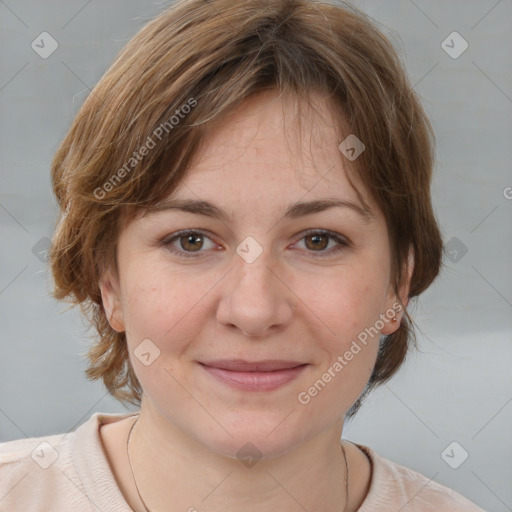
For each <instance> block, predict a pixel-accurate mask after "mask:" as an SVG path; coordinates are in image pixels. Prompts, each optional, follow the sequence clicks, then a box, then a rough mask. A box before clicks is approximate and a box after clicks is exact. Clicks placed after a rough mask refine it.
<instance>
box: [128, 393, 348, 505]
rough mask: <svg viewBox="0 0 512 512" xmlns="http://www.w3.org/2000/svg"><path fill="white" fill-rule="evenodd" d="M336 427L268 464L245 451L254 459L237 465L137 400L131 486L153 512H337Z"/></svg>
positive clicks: (340, 479)
mask: <svg viewBox="0 0 512 512" xmlns="http://www.w3.org/2000/svg"><path fill="white" fill-rule="evenodd" d="M342 428H343V422H342V421H341V420H340V421H339V422H336V423H335V425H334V427H332V428H330V429H328V430H325V431H323V432H321V433H319V434H318V435H316V436H315V437H312V438H310V439H307V440H304V441H303V442H302V443H301V444H300V445H299V446H291V447H289V448H287V449H286V450H284V453H281V454H279V455H278V456H275V452H274V456H273V457H272V458H269V457H266V456H265V455H264V454H261V458H259V455H258V453H256V448H254V447H253V448H250V447H249V446H250V445H248V446H247V447H246V451H247V453H248V455H252V458H245V459H241V458H240V459H239V458H236V457H232V456H228V455H225V454H223V453H219V451H218V450H215V449H214V448H215V447H211V446H206V445H205V444H203V443H201V442H200V440H197V439H193V438H191V437H189V436H187V435H186V433H184V432H183V431H182V430H180V429H179V428H178V427H177V426H176V425H174V424H172V423H170V421H168V420H167V419H165V418H164V417H162V416H161V415H160V414H159V412H158V411H157V410H156V409H155V408H153V407H152V406H151V404H150V403H149V402H148V401H147V400H146V401H145V400H143V402H142V404H141V413H140V415H139V418H138V420H137V422H136V424H135V426H134V428H133V430H132V433H131V438H130V458H131V464H132V467H133V473H134V478H135V481H136V484H137V487H138V489H139V491H140V493H141V496H142V499H143V500H144V502H145V504H146V506H147V507H148V509H149V510H150V511H151V512H157V511H160V510H166V511H169V512H174V511H178V510H179V511H183V510H186V511H190V512H195V511H196V510H197V511H199V510H202V509H203V510H204V509H207V510H208V511H209V512H220V511H222V512H225V511H226V510H235V509H243V510H247V511H250V512H260V511H261V512H263V511H268V510H292V509H297V510H300V509H303V510H308V511H310V512H316V511H323V510H330V511H339V512H342V511H344V507H345V503H346V490H345V476H346V468H345V459H344V456H343V452H342V449H341V445H340V437H341V432H342ZM238 444H239V445H240V447H242V446H243V445H244V444H245V443H243V442H240V443H238ZM237 446H238V445H237ZM251 452H252V453H251ZM259 453H261V452H259ZM169 504H172V509H170V508H169ZM348 510H349V508H347V511H348Z"/></svg>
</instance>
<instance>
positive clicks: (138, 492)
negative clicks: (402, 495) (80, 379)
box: [126, 417, 349, 512]
mask: <svg viewBox="0 0 512 512" xmlns="http://www.w3.org/2000/svg"><path fill="white" fill-rule="evenodd" d="M137 421H139V418H138V417H137V419H136V420H135V421H134V422H133V425H132V426H131V427H130V432H129V433H128V441H127V442H126V453H127V455H128V464H129V465H130V471H131V472H132V478H133V483H134V484H135V489H137V494H138V495H139V499H140V501H141V503H142V504H143V505H144V509H145V510H146V512H150V510H149V509H148V507H147V506H146V503H145V502H144V500H143V499H142V496H141V495H140V491H139V486H138V485H137V481H136V480H135V475H134V474H133V467H132V462H131V460H130V437H131V436H132V431H133V427H135V424H136V423H137ZM340 446H341V452H342V453H343V459H344V460H345V506H344V507H343V512H346V510H347V503H348V482H349V480H348V462H347V455H346V453H345V447H344V446H343V444H342V443H341V442H340Z"/></svg>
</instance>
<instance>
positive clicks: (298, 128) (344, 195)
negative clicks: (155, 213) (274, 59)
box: [169, 91, 371, 206]
mask: <svg viewBox="0 0 512 512" xmlns="http://www.w3.org/2000/svg"><path fill="white" fill-rule="evenodd" d="M299 106H300V108H301V110H300V116H299V112H298V110H297V108H298V107H299ZM331 112H332V108H331V106H330V105H329V103H328V102H327V101H326V100H325V98H324V97H322V96H321V95H318V94H312V105H311V108H310V107H309V105H298V103H297V102H296V101H294V99H293V98H287V97H280V96H279V95H278V93H277V92H275V91H266V92H263V93H258V94H256V95H253V96H252V97H249V98H248V99H246V100H245V101H244V102H243V103H242V104H241V105H239V106H238V107H237V108H236V109H234V110H233V111H231V112H230V113H229V114H228V115H226V116H224V117H223V118H222V119H221V120H220V121H216V122H215V123H213V124H212V125H211V126H210V128H209V131H208V133H207V135H206V137H205V139H204V140H203V143H202V147H201V148H200V150H199V151H198V153H197V154H196V155H195V158H194V159H193V161H192V163H191V166H190V168H189V170H188V171H187V174H186V176H185V177H184V179H183V180H182V182H181V183H180V184H179V185H178V187H177V188H176V189H175V190H174V191H173V193H172V194H170V196H169V197H187V198H191V197H193V196H194V195H195V196H197V198H201V199H203V198H205V199H208V200H211V202H214V199H215V198H220V197H222V198H231V199H233V200H237V199H239V200H242V199H243V201H244V202H246V201H250V200H251V199H253V200H258V199H259V200H260V205H261V204H262V203H261V200H262V199H263V198H265V199H266V200H267V201H266V204H267V206H268V205H269V204H276V205H278V204H279V203H283V202H286V203H289V202H290V201H289V199H290V198H294V199H296V200H298V199H299V198H300V197H301V196H304V195H305V194H306V195H307V199H308V200H313V199H325V198H327V196H329V197H330V198H332V197H333V196H335V197H338V198H341V199H344V200H349V199H350V200H352V201H358V202H359V199H358V196H357V192H356V191H355V190H354V189H353V188H352V186H351V183H350V181H349V179H348V177H347V173H348V172H350V170H349V168H348V167H347V164H348V162H347V161H346V160H345V157H344V156H343V155H342V154H341V153H340V151H339V149H338V145H339V143H340V142H341V140H340V127H339V126H338V124H337V122H336V121H335V120H334V118H333V117H332V115H331ZM344 160H345V161H344ZM350 178H351V181H352V182H354V183H356V184H357V190H358V191H359V192H360V193H361V194H362V196H363V198H364V202H366V204H367V205H369V204H370V202H371V200H370V197H369V195H368V194H367V193H366V191H365V189H364V187H363V186H362V184H361V183H359V182H358V180H357V177H356V176H355V175H354V174H353V173H351V174H350Z"/></svg>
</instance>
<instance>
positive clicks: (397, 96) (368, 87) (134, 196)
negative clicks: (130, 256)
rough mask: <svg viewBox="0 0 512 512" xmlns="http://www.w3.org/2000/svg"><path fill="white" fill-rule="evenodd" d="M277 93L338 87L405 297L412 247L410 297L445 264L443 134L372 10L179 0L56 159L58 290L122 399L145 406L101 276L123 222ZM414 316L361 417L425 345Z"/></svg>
mask: <svg viewBox="0 0 512 512" xmlns="http://www.w3.org/2000/svg"><path fill="white" fill-rule="evenodd" d="M274 88H276V89H278V90H279V91H281V92H285V91H287V92H292V93H293V95H294V97H296V98H299V99H300V100H302V101H306V102H307V101H308V99H309V98H310V96H309V94H310V92H312V91H320V92H322V93H324V94H326V95H328V97H329V99H330V103H331V104H332V106H333V112H339V113H340V115H339V122H340V126H342V125H344V126H348V127H349V129H350V133H353V134H356V136H357V137H358V138H359V139H360V140H361V141H362V142H363V143H364V144H365V151H364V152H363V153H362V154H361V155H360V156H359V157H358V158H357V159H356V160H354V161H353V162H347V160H344V165H347V164H348V165H349V166H350V168H351V170H352V172H353V173H354V176H357V178H358V179H359V180H360V182H361V183H363V184H364V186H365V187H366V188H367V190H368V191H369V193H370V194H371V195H372V197H373V198H374V199H375V201H376V203H377V204H378V206H379V208H380V209H381V210H382V212H383V213H384V216H385V219H386V223H387V228H388V232H389V235H390V245H391V254H392V259H391V261H392V269H391V272H392V276H393V281H394V283H395V291H396V292H397V294H398V289H399V285H400V284H401V283H402V282H403V279H405V276H406V275H407V274H406V273H407V269H408V267H407V265H408V255H409V249H410V248H412V249H413V251H414V269H413V273H412V278H411V286H410V292H409V297H410V298H412V297H415V296H417V295H419V294H420V293H421V292H423V291H424V290H425V289H426V288H427V287H428V286H429V285H430V284H431V283H432V281H433V280H434V279H435V277H436V276H437V275H438V273H439V271H440V267H441V264H442V262H441V260H442V239H441V234H440V230H439V227H438V224H437V222H436V218H435V215H434V212H433V209H432V204H431V196H430V182H431V177H432V170H433V161H434V135H433V131H432V128H431V125H430V123H429V121H428V119H427V117H426V115H425V113H424V111H423V109H422V107H421V105H420V102H419V100H418V98H417V96H416V94H415V92H414V91H413V89H412V87H411V85H410V84H409V82H408V79H407V77H406V74H405V71H404V69H403V66H402V64H401V62H400V60H399V57H398V55H397V54H396V52H395V50H394V48H393V46H392V44H391V43H390V42H389V41H388V39H387V38H386V37H385V36H384V35H383V34H382V33H381V32H380V31H379V30H378V29H377V28H376V27H375V26H374V24H373V23H372V22H371V21H370V19H369V17H368V16H367V15H365V14H364V13H362V12H360V11H359V10H357V9H356V8H355V7H353V6H351V5H349V4H343V6H341V5H335V4H328V3H320V2H315V1H312V0H288V1H284V0H244V1H239V0H208V1H205V0H181V1H178V2H176V3H175V4H173V5H172V6H170V7H169V8H167V9H166V10H164V11H163V12H162V13H161V14H160V15H159V16H157V17H156V18H155V19H153V20H151V21H150V22H149V23H148V24H146V25H145V26H144V27H143V28H142V29H141V30H140V31H139V32H138V33H137V34H136V35H135V36H134V37H133V38H132V39H131V40H130V41H129V42H128V43H127V45H126V46H125V47H124V48H123V50H122V51H121V52H120V54H119V55H118V56H117V58H116V59H115V61H114V62H113V64H112V65H111V66H110V68H109V69H108V70H107V71H106V73H105V74H104V75H103V77H102V78H101V80H100V81H99V82H98V84H97V85H96V87H95V88H94V90H93V91H92V93H91V94H90V95H89V96H88V98H87V100H86V101H85V102H84V104H83V106H82V107H81V109H80V111H79V112H78V114H77V116H76V118H75V119H74V121H73V124H72V126H71V128H70V130H69V132H68V134H67V135H66V137H65V138H64V140H63V142H62V143H61V145H60V147H59V148H58V150H57V152H56V154H55V156H54V159H53V162H52V170H51V172H52V184H53V189H54V193H55V196H56V198H57V201H58V204H59V206H60V209H61V211H60V217H59V224H58V226H57V228H56V230H55V234H54V238H53V242H52V247H51V250H50V264H51V270H52V272H53V276H54V280H55V290H54V291H53V295H54V297H55V298H57V299H59V300H62V299H65V298H68V300H69V301H71V302H72V303H74V304H79V305H80V307H81V309H82V311H83V312H84V314H85V315H86V316H87V317H88V318H89V320H90V322H91V324H92V325H94V327H95V329H96V330H97V333H98V341H97V343H96V344H94V345H93V346H92V347H91V349H90V351H89V353H88V357H89V361H90V366H89V368H88V369H87V370H86V374H87V376H88V377H89V378H90V379H99V378H101V379H103V382H104V384H105V386H106V388H107V389H108V391H109V392H110V393H111V394H112V395H113V396H114V397H116V398H117V399H118V400H120V401H121V402H130V403H133V404H140V399H141V396H142V388H141V386H140V383H139V381H138V379H137V377H136V375H135V373H134V371H133V369H132V367H131V364H130V362H129V359H128V353H127V344H126V338H125V333H124V332H123V333H118V332H116V331H115V330H114V329H113V328H112V327H111V326H110V324H109V322H108V320H107V318H106V315H105V311H104V309H103V305H102V298H101V294H100V290H99V284H98V282H99V279H100V276H101V275H102V273H103V272H104V271H105V270H106V269H107V268H109V267H110V266H112V268H114V269H115V270H117V265H116V245H117V239H118V235H119V233H120V230H121V229H122V228H123V226H124V225H125V222H128V221H129V220H130V219H131V218H133V216H134V215H135V214H136V213H137V212H140V211H141V210H142V211H143V210H145V209H148V208H149V207H151V206H154V205H155V204H157V203H158V202H159V201H161V200H162V199H163V198H164V197H165V196H167V195H168V194H169V193H170V192H172V191H173V190H174V189H175V188H176V186H177V185H178V184H179V182H180V181H181V180H182V179H183V177H184V176H185V173H186V170H187V169H188V168H189V166H190V163H191V161H192V157H194V155H195V154H197V152H198V150H199V148H200V144H201V141H202V140H203V139H204V136H205V134H206V131H207V129H208V127H209V126H211V121H212V120H218V119H220V118H221V117H222V116H223V115H225V114H226V113H227V112H228V110H230V109H232V108H234V107H236V106H237V105H239V104H240V103H241V102H242V101H243V100H244V99H245V98H246V97H248V96H249V95H251V94H254V93H257V92H259V91H263V90H268V89H274ZM186 105H188V107H186ZM178 118H179V119H178ZM173 119H177V122H176V123H175V122H174V121H173ZM345 123H346V124H345ZM340 142H341V140H340ZM340 158H344V157H343V156H342V154H341V152H340ZM358 195H359V194H358ZM359 197H360V199H361V200H362V197H361V196H360V195H359ZM363 203H364V201H363ZM412 324H413V320H412V318H411V317H410V316H409V314H408V312H407V310H405V316H404V318H403V319H402V323H401V325H400V327H399V328H398V330H397V331H396V332H395V333H393V334H392V335H389V336H383V337H382V338H381V340H380V348H379V354H378V357H377V361H376V364H375V367H374V370H373V374H372V376H371V378H370V380H369V382H368V385H367V388H366V389H365V392H364V393H363V395H361V397H360V399H359V400H358V401H357V402H356V403H355V404H354V406H353V407H352V409H351V410H350V411H349V413H348V415H349V416H352V415H353V414H355V412H356V411H357V409H358V408H359V406H360V405H361V400H362V399H363V398H364V396H366V394H367V393H368V392H369V391H370V390H371V389H373V387H375V386H376V385H378V384H381V383H383V382H385V381H387V380H388V379H389V378H390V377H391V376H392V375H393V374H394V373H395V372H396V371H397V370H398V368H399V367H400V365H401V364H402V363H403V361H404V359H405V356H406V353H407V350H408V344H409V342H410V341H412V340H413V341H414V342H415V341H416V340H415V337H414V330H413V329H412V328H411V327H412Z"/></svg>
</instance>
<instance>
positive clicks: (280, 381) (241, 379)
mask: <svg viewBox="0 0 512 512" xmlns="http://www.w3.org/2000/svg"><path fill="white" fill-rule="evenodd" d="M200 365H201V367H202V368H204V370H206V372H207V373H208V374H209V375H210V376H212V377H214V378H215V379H216V380H217V381H220V382H221V383H223V384H225V385H227V386H229V387H231V388H236V389H240V390H243V391H273V390H275V389H278V388H280V387H281V386H284V385H285V384H287V383H289V382H291V381H292V380H294V379H295V378H297V377H298V376H299V375H300V374H301V373H302V372H303V371H304V370H305V368H306V367H307V366H309V364H308V363H302V362H300V361H282V360H266V361H243V360H240V359H236V360H235V359H232V360H218V361H209V362H208V363H200Z"/></svg>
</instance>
